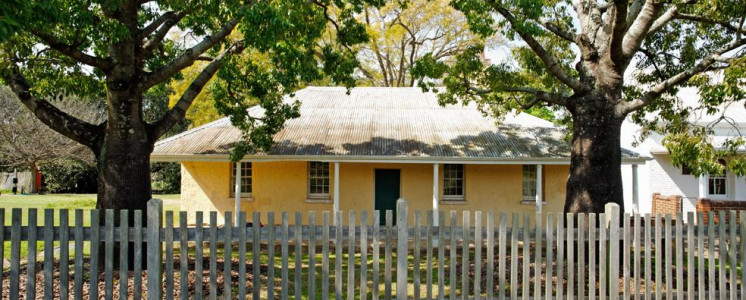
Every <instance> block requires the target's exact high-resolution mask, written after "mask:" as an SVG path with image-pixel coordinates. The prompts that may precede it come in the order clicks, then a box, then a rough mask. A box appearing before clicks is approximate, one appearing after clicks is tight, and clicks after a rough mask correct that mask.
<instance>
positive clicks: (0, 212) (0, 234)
mask: <svg viewBox="0 0 746 300" xmlns="http://www.w3.org/2000/svg"><path fill="white" fill-rule="evenodd" d="M6 240H7V238H6V236H5V209H4V208H0V246H2V247H0V262H2V264H3V270H2V272H0V282H4V278H5V272H4V271H5V241H6ZM60 262H61V260H60ZM4 294H5V290H3V289H1V288H0V298H2V297H3V295H4Z"/></svg>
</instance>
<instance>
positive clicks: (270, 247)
mask: <svg viewBox="0 0 746 300" xmlns="http://www.w3.org/2000/svg"><path fill="white" fill-rule="evenodd" d="M260 228H261V227H260ZM267 240H268V241H267V299H274V298H275V259H274V258H275V246H274V244H275V213H274V212H269V213H267ZM258 282H260V283H261V280H259V281H258ZM309 293H310V291H309ZM310 295H313V294H310Z"/></svg>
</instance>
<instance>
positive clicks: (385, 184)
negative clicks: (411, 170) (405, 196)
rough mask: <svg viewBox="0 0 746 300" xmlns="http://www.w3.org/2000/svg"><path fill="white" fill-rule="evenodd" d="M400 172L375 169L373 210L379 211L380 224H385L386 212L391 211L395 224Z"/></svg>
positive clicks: (399, 189)
mask: <svg viewBox="0 0 746 300" xmlns="http://www.w3.org/2000/svg"><path fill="white" fill-rule="evenodd" d="M400 172H401V171H400V170H392V169H377V170H376V178H375V180H376V182H375V209H376V210H379V211H381V219H380V224H381V225H385V224H386V211H387V210H391V211H393V212H394V213H393V216H394V220H393V221H394V224H396V200H397V199H399V197H400V195H399V192H400V191H401V181H400V179H401V173H400Z"/></svg>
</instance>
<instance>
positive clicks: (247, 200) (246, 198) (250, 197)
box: [228, 196, 254, 202]
mask: <svg viewBox="0 0 746 300" xmlns="http://www.w3.org/2000/svg"><path fill="white" fill-rule="evenodd" d="M228 199H229V200H236V197H233V196H231V197H230V198H228ZM241 202H254V197H252V196H249V197H246V196H243V197H241Z"/></svg>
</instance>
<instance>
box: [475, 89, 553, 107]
mask: <svg viewBox="0 0 746 300" xmlns="http://www.w3.org/2000/svg"><path fill="white" fill-rule="evenodd" d="M467 88H468V90H469V91H471V92H473V93H475V94H477V95H484V94H488V93H493V92H509V93H525V94H532V95H534V96H536V99H538V100H541V101H543V102H546V103H549V104H555V105H559V106H565V107H567V99H566V98H565V97H564V96H562V95H558V94H554V93H549V92H546V91H542V90H540V89H535V88H532V87H521V86H519V87H516V86H498V87H493V88H492V89H480V88H476V87H473V86H468V87H467Z"/></svg>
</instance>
